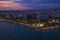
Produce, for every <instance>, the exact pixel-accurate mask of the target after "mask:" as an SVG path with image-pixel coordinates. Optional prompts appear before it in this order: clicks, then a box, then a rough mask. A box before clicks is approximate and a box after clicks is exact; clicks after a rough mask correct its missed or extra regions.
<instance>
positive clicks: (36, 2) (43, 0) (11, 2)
mask: <svg viewBox="0 0 60 40" xmlns="http://www.w3.org/2000/svg"><path fill="white" fill-rule="evenodd" d="M52 8H53V9H54V8H55V9H57V8H60V0H0V10H30V9H52Z"/></svg>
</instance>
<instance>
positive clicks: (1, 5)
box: [0, 1, 31, 10]
mask: <svg viewBox="0 0 60 40" xmlns="http://www.w3.org/2000/svg"><path fill="white" fill-rule="evenodd" d="M26 9H31V8H30V7H27V6H24V5H22V4H18V3H14V2H11V1H0V10H26Z"/></svg>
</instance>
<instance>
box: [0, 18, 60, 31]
mask: <svg viewBox="0 0 60 40" xmlns="http://www.w3.org/2000/svg"><path fill="white" fill-rule="evenodd" d="M2 20H3V19H2ZM0 22H2V21H0ZM3 22H8V23H15V24H19V25H22V26H25V27H29V28H32V29H33V30H37V31H40V30H50V29H59V28H60V27H45V28H41V27H37V26H32V25H30V24H24V23H19V22H16V21H12V20H8V19H5V18H4V21H3Z"/></svg>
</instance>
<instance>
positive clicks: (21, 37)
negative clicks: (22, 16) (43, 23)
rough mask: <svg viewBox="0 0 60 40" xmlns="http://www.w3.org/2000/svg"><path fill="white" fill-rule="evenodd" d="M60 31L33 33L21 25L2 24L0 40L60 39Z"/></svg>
mask: <svg viewBox="0 0 60 40" xmlns="http://www.w3.org/2000/svg"><path fill="white" fill-rule="evenodd" d="M59 37H60V30H59V29H57V30H49V31H40V32H33V31H32V28H28V27H25V26H22V25H19V24H12V23H7V22H0V39H2V40H52V39H54V40H55V39H60V38H59Z"/></svg>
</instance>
